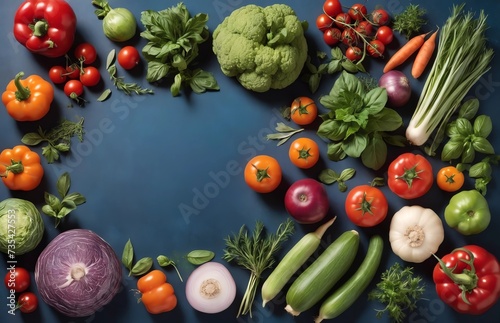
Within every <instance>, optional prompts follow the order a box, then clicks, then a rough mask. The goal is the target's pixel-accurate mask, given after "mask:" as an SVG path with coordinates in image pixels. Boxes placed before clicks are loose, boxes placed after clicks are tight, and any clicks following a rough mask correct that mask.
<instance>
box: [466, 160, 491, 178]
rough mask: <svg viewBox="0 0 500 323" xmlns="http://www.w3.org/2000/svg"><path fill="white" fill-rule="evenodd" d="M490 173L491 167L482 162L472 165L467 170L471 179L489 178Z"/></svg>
mask: <svg viewBox="0 0 500 323" xmlns="http://www.w3.org/2000/svg"><path fill="white" fill-rule="evenodd" d="M491 173H492V169H491V165H490V164H489V163H487V162H483V161H482V162H479V163H477V164H474V165H472V166H471V167H470V168H469V176H470V177H472V178H480V177H490V176H491Z"/></svg>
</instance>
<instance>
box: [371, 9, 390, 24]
mask: <svg viewBox="0 0 500 323" xmlns="http://www.w3.org/2000/svg"><path fill="white" fill-rule="evenodd" d="M389 20H390V16H389V13H388V12H387V11H385V10H384V9H375V10H373V12H372V21H373V23H374V24H376V25H379V26H384V25H387V24H388V23H389Z"/></svg>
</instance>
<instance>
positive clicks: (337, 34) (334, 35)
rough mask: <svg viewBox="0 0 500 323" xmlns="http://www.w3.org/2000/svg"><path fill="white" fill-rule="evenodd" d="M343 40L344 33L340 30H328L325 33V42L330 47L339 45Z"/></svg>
mask: <svg viewBox="0 0 500 323" xmlns="http://www.w3.org/2000/svg"><path fill="white" fill-rule="evenodd" d="M341 39H342V32H341V31H340V29H338V28H327V29H326V30H325V31H324V32H323V40H324V41H325V43H326V44H327V45H328V46H335V45H337V44H338V43H339V42H340V40H341Z"/></svg>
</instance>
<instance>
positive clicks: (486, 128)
mask: <svg viewBox="0 0 500 323" xmlns="http://www.w3.org/2000/svg"><path fill="white" fill-rule="evenodd" d="M473 128H474V134H475V135H476V136H479V137H483V138H486V137H488V136H489V135H490V133H491V131H492V130H493V124H492V122H491V118H490V117H489V116H486V115H480V116H478V117H477V118H476V119H475V120H474V126H473Z"/></svg>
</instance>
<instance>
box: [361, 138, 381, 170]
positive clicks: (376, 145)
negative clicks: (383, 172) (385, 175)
mask: <svg viewBox="0 0 500 323" xmlns="http://www.w3.org/2000/svg"><path fill="white" fill-rule="evenodd" d="M386 159H387V145H386V143H385V141H384V139H383V138H382V136H381V135H380V133H375V134H374V135H373V137H372V138H371V139H370V140H369V142H368V145H367V146H366V148H365V149H364V150H363V153H362V154H361V161H362V162H363V165H365V166H366V167H368V168H371V169H373V170H379V169H380V168H381V167H382V166H383V165H384V163H385V161H386Z"/></svg>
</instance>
